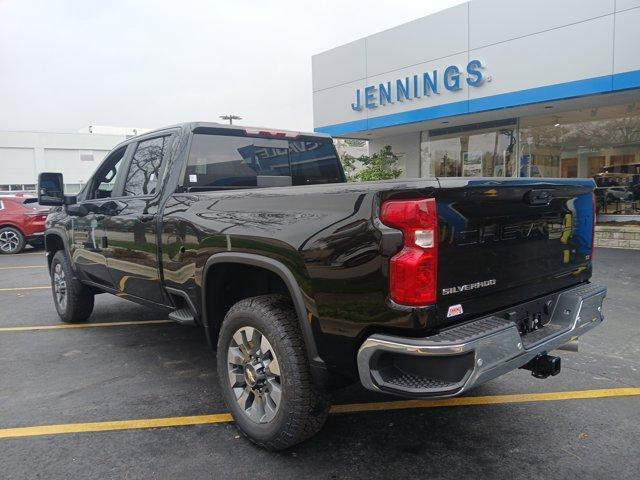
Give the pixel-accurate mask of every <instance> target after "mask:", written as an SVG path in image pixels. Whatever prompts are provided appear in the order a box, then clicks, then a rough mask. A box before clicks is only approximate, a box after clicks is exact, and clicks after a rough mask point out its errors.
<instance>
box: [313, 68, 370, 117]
mask: <svg viewBox="0 0 640 480" xmlns="http://www.w3.org/2000/svg"><path fill="white" fill-rule="evenodd" d="M364 87H365V81H364V79H363V80H358V81H357V82H351V83H347V84H344V85H340V86H338V87H333V88H329V89H326V90H320V91H318V92H313V124H314V125H315V126H316V127H319V126H324V125H333V124H336V123H344V122H352V121H355V120H364V119H366V118H367V117H366V114H367V111H366V110H362V111H359V112H356V111H354V110H353V109H352V108H351V104H352V103H353V102H354V101H355V91H356V89H358V88H359V89H360V92H361V95H362V94H364Z"/></svg>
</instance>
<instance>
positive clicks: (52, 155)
mask: <svg viewBox="0 0 640 480" xmlns="http://www.w3.org/2000/svg"><path fill="white" fill-rule="evenodd" d="M44 163H45V168H46V169H47V170H48V171H51V172H60V173H62V175H63V176H64V181H65V183H80V182H83V183H84V182H86V181H87V180H88V179H89V177H90V176H91V174H92V173H93V171H94V170H95V169H96V167H97V165H98V162H96V161H93V162H81V161H80V151H79V150H70V149H62V148H45V150H44Z"/></svg>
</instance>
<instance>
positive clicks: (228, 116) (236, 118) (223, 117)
mask: <svg viewBox="0 0 640 480" xmlns="http://www.w3.org/2000/svg"><path fill="white" fill-rule="evenodd" d="M220 118H221V119H222V120H229V125H233V121H234V120H242V117H239V116H238V115H220Z"/></svg>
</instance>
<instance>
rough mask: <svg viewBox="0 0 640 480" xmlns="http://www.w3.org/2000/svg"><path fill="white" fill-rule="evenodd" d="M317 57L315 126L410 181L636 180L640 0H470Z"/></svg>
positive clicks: (639, 138) (638, 159)
mask: <svg viewBox="0 0 640 480" xmlns="http://www.w3.org/2000/svg"><path fill="white" fill-rule="evenodd" d="M312 63H313V105H314V127H315V130H316V131H318V132H325V133H329V134H331V135H333V136H336V137H343V138H361V139H367V140H369V141H370V151H371V152H376V151H378V150H380V149H381V148H382V147H383V146H385V145H390V146H391V147H392V148H393V151H394V152H395V153H397V154H399V155H400V158H401V163H402V168H403V171H404V175H405V176H407V177H432V176H443V177H444V176H469V177H473V176H484V177H502V176H534V177H593V176H597V174H598V173H600V174H602V173H603V172H605V173H606V172H617V173H619V175H617V177H616V179H615V180H611V179H609V180H610V181H611V182H612V183H611V185H628V186H629V187H631V186H632V185H636V184H637V183H639V181H640V175H639V174H640V0H562V1H557V0H555V1H552V0H537V1H533V0H518V1H516V0H472V1H470V2H468V3H464V4H461V5H458V6H455V7H453V8H450V9H447V10H444V11H441V12H439V13H436V14H433V15H429V16H427V17H424V18H420V19H418V20H415V21H412V22H410V23H407V24H404V25H400V26H398V27H395V28H392V29H390V30H386V31H383V32H380V33H376V34H374V35H371V36H368V37H366V38H361V39H359V40H355V41H353V42H351V43H348V44H346V45H342V46H339V47H337V48H334V49H332V50H329V51H326V52H323V53H320V54H318V55H315V56H314V57H313V62H312ZM622 173H624V174H622ZM605 177H606V175H605ZM605 180H606V179H605ZM613 182H615V183H613ZM634 208H635V207H634Z"/></svg>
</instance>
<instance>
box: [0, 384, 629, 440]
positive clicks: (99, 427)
mask: <svg viewBox="0 0 640 480" xmlns="http://www.w3.org/2000/svg"><path fill="white" fill-rule="evenodd" d="M628 396H640V388H610V389H600V390H577V391H569V392H548V393H526V394H515V395H491V396H482V397H454V398H447V399H442V400H404V401H403V400H400V401H395V402H380V403H355V404H348V405H335V406H334V407H333V408H332V409H331V413H357V412H372V411H380V410H401V409H415V408H435V407H461V406H470V405H496V404H510V403H522V402H546V401H559V400H586V399H594V398H611V397H628ZM232 421H233V419H232V417H231V414H229V413H216V414H212V415H193V416H189V417H168V418H148V419H139V420H117V421H112V422H92V423H65V424H59V425H40V426H34V427H18V428H2V429H0V438H17V437H36V436H42V435H61V434H65V433H85V432H105V431H113V430H134V429H145V428H162V427H183V426H190V425H212V424H219V423H229V422H232Z"/></svg>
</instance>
